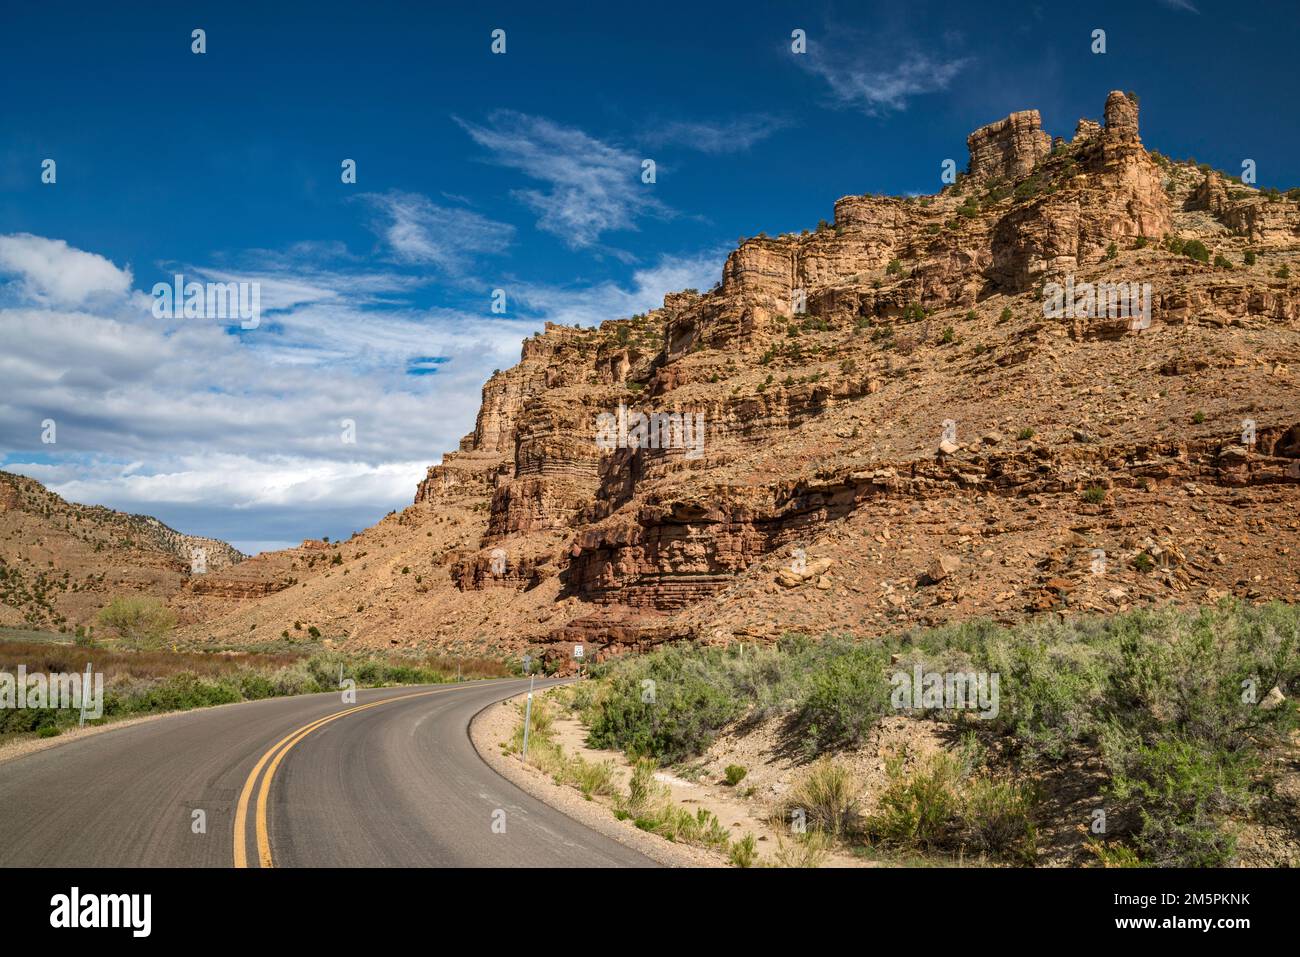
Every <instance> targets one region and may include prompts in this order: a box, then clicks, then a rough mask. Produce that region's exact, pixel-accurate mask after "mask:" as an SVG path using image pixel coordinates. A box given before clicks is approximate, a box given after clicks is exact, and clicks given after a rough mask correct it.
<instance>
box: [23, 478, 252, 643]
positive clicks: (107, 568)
mask: <svg viewBox="0 0 1300 957" xmlns="http://www.w3.org/2000/svg"><path fill="white" fill-rule="evenodd" d="M199 551H201V552H202V554H203V556H204V558H205V563H206V566H207V568H208V570H209V571H219V570H222V569H226V568H229V567H232V566H234V565H235V564H237V563H238V562H240V561H242V560H243V558H244V555H243V554H241V553H240V552H239V551H237V550H236V549H234V548H232V547H231V546H230V545H228V544H226V543H225V542H221V541H217V540H216V539H212V538H201V537H198V536H194V535H183V534H181V533H180V532H178V531H176V530H175V529H174V528H169V527H168V526H166V525H164V524H163V523H162V522H160V521H158V519H156V518H152V517H150V516H148V515H128V514H125V513H123V512H115V511H113V510H112V509H108V508H103V507H102V506H86V505H77V504H74V503H72V502H66V501H64V500H63V499H62V498H60V497H59V496H58V495H55V494H54V493H53V492H51V491H50V490H49V489H47V488H45V487H44V486H43V485H41V484H40V483H39V482H37V481H35V480H33V479H29V478H26V477H24V476H21V475H13V474H11V473H9V472H0V625H11V626H17V625H23V626H28V627H32V628H53V629H56V630H58V629H65V628H66V629H68V630H72V629H74V628H75V627H76V626H77V625H83V624H87V623H91V622H93V620H94V617H95V615H96V613H97V612H98V611H99V609H100V608H101V607H103V605H105V604H106V603H107V602H108V601H109V600H110V599H111V598H112V597H113V596H114V595H117V594H124V593H135V592H144V593H148V594H153V595H158V596H161V597H168V596H171V595H173V594H175V593H176V592H178V591H179V590H180V589H181V588H182V586H183V585H184V583H185V582H186V581H187V580H188V579H189V578H190V577H191V575H192V573H193V571H194V569H195V563H194V555H195V554H196V552H199ZM194 577H199V576H197V575H196V576H194Z"/></svg>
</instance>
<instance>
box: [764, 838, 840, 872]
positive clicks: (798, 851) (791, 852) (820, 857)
mask: <svg viewBox="0 0 1300 957" xmlns="http://www.w3.org/2000/svg"><path fill="white" fill-rule="evenodd" d="M830 848H831V839H830V837H829V836H827V835H826V834H823V833H822V832H821V831H808V832H807V833H806V834H795V835H792V836H791V838H790V840H788V841H787V840H786V839H785V838H784V837H780V836H778V837H777V839H776V855H775V858H776V866H777V867H799V868H807V867H821V866H822V864H823V863H825V861H826V857H827V855H828V854H829V853H830Z"/></svg>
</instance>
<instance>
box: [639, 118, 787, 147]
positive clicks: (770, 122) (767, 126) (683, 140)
mask: <svg viewBox="0 0 1300 957" xmlns="http://www.w3.org/2000/svg"><path fill="white" fill-rule="evenodd" d="M792 125H793V124H792V123H791V121H790V120H789V119H788V118H786V117H783V116H771V115H768V114H766V113H756V114H753V115H749V116H737V117H733V118H731V119H727V120H671V121H668V122H664V123H657V124H655V125H654V126H652V127H651V128H650V129H649V130H647V131H646V132H645V134H644V135H643V136H642V139H643V140H644V142H645V143H647V144H648V145H650V146H683V147H686V148H688V149H693V150H698V151H699V152H701V153H708V154H710V155H714V156H717V155H721V154H723V153H743V152H745V151H746V150H748V149H750V148H751V147H753V146H754V144H756V143H759V142H761V141H762V140H765V139H767V138H768V137H770V136H772V135H773V134H775V133H778V132H780V131H781V130H783V129H786V128H788V127H789V126H792Z"/></svg>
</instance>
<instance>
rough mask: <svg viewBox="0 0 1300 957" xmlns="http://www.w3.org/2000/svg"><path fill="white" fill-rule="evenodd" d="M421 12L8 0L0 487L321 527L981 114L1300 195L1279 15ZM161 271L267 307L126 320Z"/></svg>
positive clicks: (3, 47) (406, 483)
mask: <svg viewBox="0 0 1300 957" xmlns="http://www.w3.org/2000/svg"><path fill="white" fill-rule="evenodd" d="M272 6H274V7H275V9H273V10H272V9H263V8H269V7H272ZM441 6H444V5H436V6H435V5H433V4H427V3H421V4H416V3H408V4H392V3H379V2H372V3H365V4H332V3H328V2H318V3H312V4H300V5H299V4H274V5H272V4H246V5H245V4H229V3H221V4H216V3H214V4H183V3H157V4H148V3H136V4H129V5H109V4H103V3H84V4H81V3H77V4H64V3H47V4H40V5H37V4H26V5H22V6H18V5H10V7H9V8H8V9H6V11H5V13H4V14H3V18H4V23H3V27H4V28H3V30H2V31H0V77H3V86H2V87H0V90H2V91H3V92H2V93H0V103H2V104H3V106H2V107H0V109H2V111H3V112H0V118H2V119H3V122H2V123H0V342H3V344H4V347H5V348H4V350H3V352H0V382H3V383H4V386H3V389H4V391H3V392H0V467H3V468H8V469H12V470H16V471H21V472H24V473H25V474H29V475H32V476H34V477H36V478H39V479H41V480H42V481H44V482H46V483H47V484H49V485H50V486H51V487H53V488H54V489H55V490H56V491H59V492H60V493H61V494H64V495H65V496H67V497H69V498H72V499H74V500H77V501H86V502H94V503H102V504H106V505H110V506H112V507H115V508H122V509H126V510H130V511H143V512H148V513H151V514H155V515H157V516H158V517H159V518H161V519H163V520H164V521H166V522H168V523H170V524H172V525H175V526H176V527H178V528H180V529H182V530H184V531H187V532H192V533H196V534H208V535H215V536H219V537H222V538H227V539H230V540H232V541H234V542H236V543H237V544H239V545H240V546H241V547H244V548H245V549H246V550H256V549H258V548H261V547H272V546H276V545H282V544H285V543H290V542H296V541H297V540H300V539H302V538H304V537H307V536H313V537H314V536H319V535H323V534H328V535H331V536H339V535H347V534H349V533H350V532H352V531H353V530H359V529H361V528H363V527H365V526H366V525H369V524H371V523H372V522H373V521H374V520H376V519H377V518H379V517H380V516H382V515H383V514H384V513H385V512H387V511H388V510H389V509H392V508H400V507H403V506H404V505H406V504H408V503H409V501H410V499H411V496H412V494H413V491H414V483H415V481H416V480H418V478H419V477H420V476H421V475H422V474H423V471H424V468H425V467H426V466H427V465H429V464H432V463H434V462H436V461H437V460H438V458H439V456H440V455H441V453H442V452H443V451H445V450H447V449H451V448H454V447H455V445H456V442H457V440H458V439H459V437H460V436H461V435H462V434H464V433H465V432H467V431H469V430H470V429H471V428H472V426H473V417H474V413H475V411H476V409H477V404H478V396H479V389H480V387H481V384H482V381H483V379H484V378H485V377H486V376H487V375H488V374H490V373H491V371H492V370H493V369H494V368H498V367H505V366H508V365H510V364H512V363H513V362H515V361H516V360H517V358H518V350H519V342H520V340H521V339H522V338H523V337H524V336H526V335H528V334H529V333H531V332H532V331H534V330H536V329H539V328H540V327H541V324H542V322H543V321H545V320H547V319H549V320H552V321H557V322H580V323H582V324H583V325H590V324H592V323H595V322H599V321H600V320H602V319H608V318H617V317H619V316H622V315H627V314H629V313H632V312H638V311H642V310H644V309H646V308H648V307H650V306H653V305H655V304H657V303H658V301H659V300H660V299H661V298H662V295H663V293H664V292H666V291H671V290H673V289H677V288H681V287H683V286H698V287H701V288H707V287H708V286H710V285H712V283H713V282H715V281H716V280H717V279H718V277H719V270H720V268H721V264H722V261H723V258H724V257H725V254H726V252H727V250H728V249H729V248H730V247H731V246H732V245H733V244H734V242H735V240H736V239H737V237H739V236H743V235H752V234H753V233H756V232H758V231H760V230H763V231H766V232H768V233H778V232H781V231H785V230H797V229H802V228H806V227H810V226H813V225H815V223H816V222H817V220H818V219H820V218H827V219H829V218H830V216H831V206H832V204H833V202H834V201H835V199H836V198H838V197H839V196H843V195H846V194H850V193H862V192H887V193H909V192H932V191H934V190H935V189H936V188H937V186H938V176H939V170H940V165H941V163H942V161H943V160H944V159H945V158H949V157H952V158H954V159H956V160H957V162H958V164H959V165H964V163H965V160H966V152H965V137H966V134H967V133H969V132H970V131H971V130H972V129H974V128H976V127H977V126H980V125H982V124H984V123H988V122H991V121H993V120H995V119H998V118H1000V117H1002V116H1004V115H1006V114H1007V113H1009V112H1011V111H1013V110H1017V109H1026V108H1037V109H1039V110H1040V111H1041V112H1042V114H1043V121H1044V126H1045V127H1046V128H1047V129H1048V130H1049V131H1050V132H1052V133H1057V134H1062V135H1066V136H1068V135H1069V134H1070V133H1071V132H1072V130H1073V128H1074V124H1075V122H1076V121H1077V119H1078V118H1079V117H1081V116H1090V117H1099V116H1100V113H1101V107H1102V103H1103V102H1104V99H1105V96H1106V93H1107V92H1108V91H1109V90H1112V89H1129V90H1134V91H1136V92H1138V93H1139V94H1140V96H1141V102H1142V135H1143V138H1144V140H1145V142H1146V143H1147V145H1148V146H1149V147H1151V148H1155V149H1159V150H1161V151H1162V152H1165V153H1168V154H1170V155H1173V156H1176V157H1184V156H1195V157H1196V158H1197V159H1199V160H1202V161H1206V162H1211V163H1213V164H1214V165H1216V166H1219V167H1221V168H1224V169H1227V170H1229V171H1238V170H1240V164H1241V161H1242V159H1244V158H1252V159H1254V160H1255V161H1256V163H1257V165H1258V173H1259V182H1260V185H1273V186H1279V187H1282V188H1288V187H1291V186H1295V185H1298V184H1300V130H1297V125H1296V120H1295V110H1294V97H1295V94H1296V92H1297V90H1300V84H1298V83H1297V68H1296V56H1295V50H1296V48H1297V40H1300V35H1298V33H1300V31H1298V29H1297V26H1296V23H1297V19H1296V16H1295V11H1294V8H1293V7H1291V6H1289V5H1286V4H1280V3H1279V4H1268V3H1261V4H1250V5H1241V4H1232V5H1229V4H1220V3H1209V2H1203V0H1191V2H1186V0H1129V2H1126V3H1092V4H1086V5H1084V4H1056V3H1051V4H1049V3H1043V4H1025V5H1021V6H1017V5H1015V4H1005V3H996V4H981V3H974V2H968V3H961V4H936V3H912V4H897V3H889V4H864V3H842V4H827V5H817V4H803V3H800V4H794V3H782V4H775V3H773V4H762V3H752V2H749V3H743V4H741V3H734V4H733V3H727V4H710V3H692V4H681V5H674V4H671V3H664V4H652V5H628V4H617V5H615V4H610V5H600V6H598V5H595V4H581V5H578V4H572V5H568V4H545V5H542V4H535V3H533V4H513V5H508V4H480V5H472V7H471V9H469V10H468V11H467V12H460V11H457V10H443V9H437V7H441ZM447 6H450V5H447ZM457 6H465V5H457ZM603 7H607V9H603ZM232 8H233V9H232ZM195 28H202V29H204V30H205V31H206V35H207V36H206V39H207V52H206V53H205V54H203V55H195V54H194V53H192V52H191V42H192V41H191V31H192V30H193V29H195ZM496 28H501V29H504V30H505V31H506V53H505V54H504V55H493V54H492V53H491V51H490V44H491V38H490V34H491V31H492V30H493V29H496ZM796 28H797V29H803V30H805V31H806V33H807V37H808V52H807V53H806V54H804V55H796V54H794V53H792V51H791V47H790V42H791V41H790V34H791V31H792V30H794V29H796ZM1097 28H1101V29H1104V30H1105V31H1106V39H1107V52H1106V54H1104V55H1094V54H1092V53H1091V52H1090V49H1089V47H1090V44H1091V34H1092V31H1093V30H1094V29H1097ZM47 158H52V159H54V160H55V161H56V163H57V181H56V182H55V183H54V184H44V183H42V182H41V163H42V161H43V160H45V159H47ZM647 158H649V159H653V160H654V161H655V163H656V164H657V170H656V172H657V181H656V182H655V183H654V184H643V183H642V182H641V177H640V173H641V163H642V161H643V160H644V159H647ZM344 159H354V160H355V161H356V163H357V182H356V183H355V184H344V183H342V182H341V181H340V164H341V162H342V161H343V160H344ZM176 272H181V273H183V274H185V275H186V277H187V278H188V279H197V280H199V281H249V282H258V283H260V287H261V295H262V312H263V315H262V321H261V324H260V325H259V327H258V328H256V329H251V330H245V329H240V328H239V325H238V322H237V321H235V322H231V321H224V320H219V319H188V320H187V319H174V320H173V319H158V318H156V317H154V316H153V315H152V314H151V312H150V309H149V306H150V302H151V300H150V295H149V294H150V291H151V289H152V287H153V285H154V283H155V282H159V281H169V280H170V277H171V276H172V275H173V274H174V273H176ZM494 288H501V289H504V290H505V292H506V295H507V304H508V309H507V312H506V314H505V315H496V314H493V313H492V312H491V310H490V304H491V298H490V297H491V291H492V290H493V289H494ZM47 419H48V420H53V421H54V422H55V423H56V426H57V431H56V438H57V441H56V442H54V443H53V444H50V443H43V442H42V441H41V438H42V424H41V423H42V422H44V421H45V420H47ZM343 419H351V420H353V421H355V422H356V441H355V443H346V442H343V441H342V440H341V438H340V435H341V428H340V423H341V421H342V420H343Z"/></svg>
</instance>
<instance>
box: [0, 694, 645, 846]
mask: <svg viewBox="0 0 1300 957" xmlns="http://www.w3.org/2000/svg"><path fill="white" fill-rule="evenodd" d="M550 684H554V682H544V681H539V682H538V683H537V687H538V688H543V687H547V686H549V685H550ZM526 687H527V682H526V681H519V680H516V679H507V680H502V681H478V682H467V683H465V684H458V685H430V686H421V687H403V688H385V689H378V690H373V691H365V690H362V691H358V692H357V694H356V703H355V704H343V703H342V702H341V695H340V694H339V693H337V692H335V693H329V694H318V695H303V696H300V697H294V698H273V699H268V700H265V701H254V702H248V703H245V704H236V705H229V706H226V707H221V708H210V709H206V710H200V711H190V712H186V713H183V714H177V715H168V716H166V717H163V718H159V719H157V720H154V721H147V722H144V723H141V724H138V725H134V726H131V727H124V728H118V729H114V730H110V731H106V732H103V733H100V734H96V735H91V736H89V737H86V738H83V739H81V740H77V741H70V742H68V743H67V744H63V745H59V746H57V747H54V748H50V749H48V750H45V751H39V752H36V753H34V754H30V755H27V756H25V757H21V758H17V759H15V760H12V761H7V762H5V763H3V764H0V866H6V867H18V866H22V867H56V866H57V867H190V866H193V867H231V866H236V867H241V866H244V867H265V866H273V867H543V866H559V867H620V866H621V867H649V866H653V862H652V861H651V860H650V859H648V858H646V857H645V856H643V855H641V854H639V853H637V852H636V851H634V850H632V849H630V848H627V847H624V846H623V845H622V844H619V843H618V842H617V841H614V840H612V839H610V838H607V837H605V836H604V835H601V834H598V833H596V832H595V831H592V830H590V829H589V828H587V827H585V826H584V825H582V824H579V823H578V822H577V821H574V820H573V819H572V818H569V817H568V816H566V815H564V814H562V813H561V812H559V811H557V810H554V809H553V808H551V807H549V806H547V805H546V804H543V803H542V802H540V801H538V800H536V799H535V798H533V797H530V796H529V795H527V794H525V793H524V792H523V791H521V790H520V789H519V788H517V787H515V786H514V785H513V784H511V783H510V782H509V781H507V780H505V779H504V778H502V777H501V776H500V775H499V774H497V773H496V772H495V771H494V770H492V768H490V767H489V766H488V765H487V764H485V763H484V762H483V760H482V759H481V758H480V757H479V756H478V754H477V752H476V751H475V750H474V747H473V745H472V744H471V743H470V740H469V735H468V727H469V722H470V720H471V719H472V718H473V717H474V715H475V714H477V713H478V712H479V711H480V710H482V709H483V708H485V707H487V706H488V705H489V704H491V703H493V702H495V701H499V700H501V699H502V698H506V697H509V696H511V695H514V694H518V693H519V692H520V691H522V690H524V689H525V688H526ZM196 811H202V812H203V817H204V819H205V820H204V823H205V825H206V833H196V831H197V830H198V827H197V821H198V818H197V816H196V815H195V812H196Z"/></svg>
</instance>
